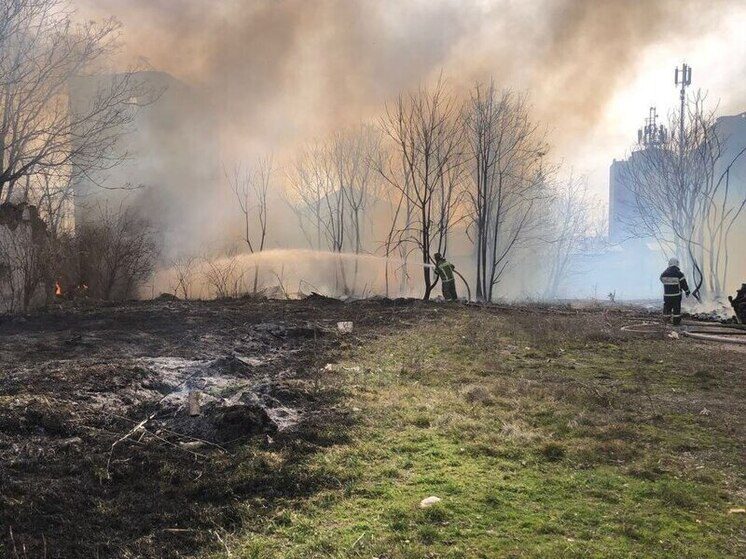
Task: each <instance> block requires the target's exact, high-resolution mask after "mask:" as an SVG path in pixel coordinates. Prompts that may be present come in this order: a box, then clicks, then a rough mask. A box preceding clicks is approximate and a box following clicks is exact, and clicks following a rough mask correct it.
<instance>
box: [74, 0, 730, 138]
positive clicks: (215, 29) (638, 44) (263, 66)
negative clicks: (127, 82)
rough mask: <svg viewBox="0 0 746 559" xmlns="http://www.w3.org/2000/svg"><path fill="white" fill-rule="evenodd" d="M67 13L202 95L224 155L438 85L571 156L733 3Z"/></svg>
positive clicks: (326, 5)
mask: <svg viewBox="0 0 746 559" xmlns="http://www.w3.org/2000/svg"><path fill="white" fill-rule="evenodd" d="M79 2H82V4H81V8H82V11H83V13H84V14H86V15H88V14H90V15H92V16H100V15H104V14H113V15H114V16H116V17H118V18H120V19H121V20H122V21H123V23H124V24H125V35H124V41H125V45H126V54H127V56H128V58H129V59H133V58H135V57H142V58H144V59H145V60H147V61H148V63H149V64H150V65H152V66H153V67H154V68H157V69H162V70H165V71H167V72H169V73H171V74H173V75H174V76H176V77H179V78H181V79H184V80H185V81H187V82H190V83H192V84H198V85H201V86H202V87H205V88H207V89H208V90H209V91H210V92H211V94H212V95H213V96H214V98H215V100H216V101H217V105H218V106H219V107H221V109H222V110H221V114H220V115H219V118H220V119H221V122H222V125H223V130H224V133H225V137H226V143H227V144H229V145H230V146H235V145H236V144H235V143H234V142H235V141H236V140H240V143H241V144H248V146H249V147H259V148H261V147H264V145H265V144H271V145H272V146H273V147H274V148H277V146H278V145H279V146H281V147H284V146H292V145H294V144H296V143H297V142H298V140H300V139H304V138H305V137H307V136H309V135H310V136H315V135H319V134H323V133H324V132H326V131H328V130H330V129H334V128H335V127H337V126H339V125H341V124H347V123H349V122H353V121H355V120H359V119H360V118H361V117H362V118H365V117H369V116H372V115H375V114H376V113H377V111H379V110H380V106H381V104H382V103H384V102H385V101H386V100H387V99H390V98H391V97H392V96H394V95H396V94H397V93H398V92H399V91H400V90H401V89H404V88H407V87H412V86H415V85H417V84H418V83H420V82H422V81H423V80H427V79H429V78H431V77H432V76H433V75H434V74H436V73H439V72H441V71H443V72H445V74H446V75H447V76H448V77H449V78H451V79H452V80H453V81H454V82H457V83H462V81H463V80H464V79H465V78H468V79H472V78H477V79H478V78H485V77H486V76H488V75H492V76H495V78H496V79H497V80H498V82H499V84H500V85H502V86H505V87H520V88H523V89H528V90H530V91H532V92H533V99H534V102H535V103H536V105H537V111H538V112H539V113H540V115H539V116H542V117H544V118H545V120H547V121H548V124H549V125H550V126H551V128H553V129H555V130H562V131H564V132H563V135H564V136H565V137H558V138H557V140H559V141H563V142H564V141H568V142H570V141H572V136H576V135H578V134H582V133H583V132H584V131H585V129H586V128H587V126H588V125H590V124H591V123H593V122H594V120H595V119H597V118H598V116H599V114H600V113H601V112H602V111H603V109H604V107H605V106H606V103H607V102H608V100H609V98H610V96H611V95H612V94H613V93H614V91H615V90H616V89H617V88H618V86H619V85H620V84H621V83H623V82H624V81H625V80H628V79H629V74H630V72H631V70H632V69H633V67H634V64H635V62H636V61H638V60H639V59H640V57H641V55H642V54H643V53H644V51H645V49H646V48H647V47H649V46H650V45H652V44H655V43H657V42H661V41H665V40H666V39H668V38H670V37H672V36H681V35H686V34H692V33H695V32H696V31H697V29H700V30H701V29H702V25H703V22H707V21H711V20H715V19H716V18H717V17H718V15H727V13H728V8H729V6H730V5H735V4H736V3H737V0H735V1H733V0H732V1H730V2H729V1H727V0H721V1H716V2H697V1H695V0H683V1H679V0H644V1H643V0H637V1H618V0H539V1H536V2H510V1H507V0H495V1H491V2H490V1H474V2H463V1H459V0H444V1H440V2H431V1H421V0H413V1H410V2H399V1H394V0H384V1H378V0H314V1H306V0H272V1H270V0H259V1H244V0H224V1H219V2H218V1H214V0H181V1H179V2H176V3H174V2H173V0H79ZM242 147H243V146H242Z"/></svg>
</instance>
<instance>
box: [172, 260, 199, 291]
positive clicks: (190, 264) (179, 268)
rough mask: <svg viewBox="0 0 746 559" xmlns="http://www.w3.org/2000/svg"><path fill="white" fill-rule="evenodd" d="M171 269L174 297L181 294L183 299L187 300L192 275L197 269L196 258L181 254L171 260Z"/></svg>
mask: <svg viewBox="0 0 746 559" xmlns="http://www.w3.org/2000/svg"><path fill="white" fill-rule="evenodd" d="M170 265H171V269H172V270H173V273H174V285H173V286H172V287H173V289H174V295H178V294H179V293H181V296H182V297H183V298H184V299H189V298H190V297H191V296H192V295H193V293H192V285H193V283H194V275H195V272H196V267H197V257H196V256H194V255H191V254H183V255H181V256H177V257H175V258H173V259H171V262H170Z"/></svg>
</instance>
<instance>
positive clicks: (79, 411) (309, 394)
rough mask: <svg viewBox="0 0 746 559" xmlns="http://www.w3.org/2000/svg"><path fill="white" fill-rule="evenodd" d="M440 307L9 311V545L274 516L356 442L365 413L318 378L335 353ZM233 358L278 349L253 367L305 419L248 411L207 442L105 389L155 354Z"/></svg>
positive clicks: (156, 535) (184, 541)
mask: <svg viewBox="0 0 746 559" xmlns="http://www.w3.org/2000/svg"><path fill="white" fill-rule="evenodd" d="M436 316H438V309H437V308H436V307H435V306H433V305H423V304H421V303H419V302H415V301H361V302H355V303H349V304H345V303H341V302H338V301H333V300H328V299H323V298H315V299H314V298H309V299H306V300H304V301H293V302H291V301H270V300H264V299H252V298H245V299H238V300H225V301H209V302H207V301H206V302H197V301H190V302H183V301H168V300H161V301H149V302H128V303H122V304H116V305H109V306H101V305H98V306H97V305H90V306H82V307H81V306H67V305H65V306H61V307H59V308H55V309H49V310H46V311H44V312H40V313H38V314H35V315H31V316H25V317H2V318H0V363H2V368H1V369H0V526H1V527H2V535H1V536H0V555H2V556H4V557H49V558H56V557H59V558H74V557H102V558H103V557H183V556H185V555H190V556H191V555H194V554H196V553H199V552H200V550H206V551H209V550H210V549H214V548H215V546H217V545H219V542H220V540H221V538H220V534H221V533H226V532H229V531H234V530H236V529H238V528H240V523H241V522H242V517H241V515H239V514H238V513H237V509H236V506H237V503H239V502H243V503H245V502H247V501H250V502H252V503H253V504H254V505H255V506H254V510H256V511H257V512H256V514H258V515H262V514H267V515H269V514H272V512H273V510H274V507H275V506H276V504H277V503H281V502H283V501H284V500H285V499H288V498H300V497H304V496H308V495H312V494H314V493H315V492H317V491H320V490H324V489H327V488H329V487H331V486H334V484H338V483H339V481H338V480H336V479H333V478H331V477H329V476H327V475H325V474H324V473H323V472H319V471H316V470H313V469H308V468H306V467H305V465H306V463H307V461H308V460H309V457H312V456H313V455H314V454H317V453H323V452H324V449H325V448H327V447H329V446H330V445H336V444H341V443H345V442H346V441H347V437H348V433H350V431H351V428H352V427H353V423H354V420H353V419H352V415H351V414H350V413H349V411H348V410H347V409H345V406H344V405H343V396H344V386H342V385H335V383H334V382H328V381H325V382H321V378H322V377H323V376H324V370H323V368H324V366H325V364H327V363H330V362H332V363H333V362H335V360H337V359H338V358H339V356H340V354H341V353H342V352H344V351H345V350H347V349H349V348H351V347H353V346H355V345H356V344H359V343H361V341H363V340H365V339H370V338H371V337H375V336H376V335H378V334H379V333H382V332H385V331H387V330H390V329H392V328H406V325H407V324H408V323H411V322H412V321H415V320H417V321H421V320H423V319H425V320H427V319H428V318H429V317H436ZM340 320H352V321H354V323H355V333H353V334H352V335H347V336H341V335H339V334H338V332H337V328H336V322H337V321H340ZM234 354H241V355H246V356H251V357H256V358H259V359H260V360H261V359H263V358H265V357H266V356H271V359H267V360H265V361H262V362H261V363H258V364H257V365H256V366H255V367H252V368H250V369H249V370H247V371H246V373H245V374H246V376H248V377H251V375H261V376H262V377H263V378H264V379H267V380H265V382H264V384H263V391H264V396H266V397H270V398H271V399H272V401H274V402H277V403H278V405H280V404H281V405H283V406H287V407H290V408H292V409H294V410H297V412H298V414H299V415H298V416H299V420H298V422H297V424H296V425H294V426H292V427H291V428H288V429H285V430H282V431H278V430H277V429H276V428H273V427H272V426H271V425H267V424H263V423H261V422H260V421H252V417H250V416H249V417H246V416H245V415H244V416H239V417H238V418H237V419H234V420H232V421H231V420H230V419H229V420H227V422H228V423H229V425H227V427H226V431H225V433H224V434H225V436H223V437H221V438H219V440H218V439H216V440H213V441H200V440H197V439H196V438H194V437H192V436H190V435H183V434H181V433H180V432H179V429H178V428H173V429H164V428H159V425H162V424H161V423H158V419H159V417H158V413H159V411H158V405H157V403H155V404H154V403H153V402H152V401H145V402H141V401H138V399H137V397H131V396H125V397H124V399H123V401H120V402H117V404H118V405H117V406H115V405H114V404H113V403H112V404H111V405H109V404H108V403H107V401H106V399H105V398H104V399H103V400H102V399H101V398H100V396H102V395H112V394H114V395H116V394H118V393H123V392H126V391H127V389H128V388H130V387H131V386H133V385H137V384H138V383H142V382H144V380H143V379H144V378H145V377H146V376H147V371H146V370H145V368H143V366H142V361H141V360H142V359H143V358H161V357H169V358H181V359H193V360H199V359H219V358H223V357H226V356H231V355H234ZM327 376H328V375H327ZM149 388H151V389H152V388H154V389H155V390H158V388H159V387H157V386H156V387H152V386H151V387H149ZM163 390H164V391H165V392H167V390H168V389H163ZM94 404H96V405H94ZM174 413H175V414H182V415H183V414H184V413H185V411H183V410H180V411H177V412H174ZM151 414H155V415H154V416H153V419H152V421H149V422H146V424H145V425H144V426H143V428H141V429H138V430H136V431H135V432H134V433H133V434H132V435H131V436H129V437H126V438H124V440H121V441H120V439H122V438H123V437H124V436H125V435H126V434H127V433H129V432H130V431H131V430H133V428H134V427H136V426H137V425H138V424H139V423H140V422H142V421H143V420H145V419H146V418H149V417H151ZM223 421H224V422H225V418H223ZM117 441H119V442H117ZM213 443H214V444H213ZM243 518H245V516H244V517H243Z"/></svg>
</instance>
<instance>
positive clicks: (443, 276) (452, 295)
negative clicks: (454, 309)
mask: <svg viewBox="0 0 746 559" xmlns="http://www.w3.org/2000/svg"><path fill="white" fill-rule="evenodd" d="M455 269H456V266H454V265H453V264H451V263H450V262H448V260H446V259H445V258H443V255H442V254H440V253H439V252H436V253H435V274H436V275H437V276H438V277H439V278H440V281H441V283H442V284H443V298H444V299H445V300H446V301H455V300H456V299H458V296H457V295H456V278H455V277H454V275H453V271H454V270H455Z"/></svg>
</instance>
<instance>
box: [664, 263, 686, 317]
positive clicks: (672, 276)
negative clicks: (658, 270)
mask: <svg viewBox="0 0 746 559" xmlns="http://www.w3.org/2000/svg"><path fill="white" fill-rule="evenodd" d="M661 283H662V284H663V316H664V317H665V318H666V319H668V316H669V315H672V316H673V325H674V326H678V325H679V324H681V294H682V292H683V293H685V294H686V296H687V297H689V295H690V293H689V285H688V284H687V283H686V278H685V277H684V273H683V272H682V271H681V270H680V269H679V261H678V259H676V258H671V259H670V260H669V261H668V268H666V270H665V271H664V272H663V273H662V274H661Z"/></svg>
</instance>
